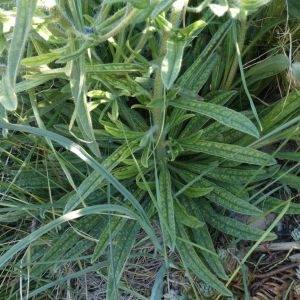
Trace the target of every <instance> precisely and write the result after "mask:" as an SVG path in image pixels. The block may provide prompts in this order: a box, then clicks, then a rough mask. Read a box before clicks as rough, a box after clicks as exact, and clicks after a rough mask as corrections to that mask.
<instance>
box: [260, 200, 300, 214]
mask: <svg viewBox="0 0 300 300" xmlns="http://www.w3.org/2000/svg"><path fill="white" fill-rule="evenodd" d="M285 205H286V201H283V200H281V199H277V198H275V197H267V198H266V199H265V200H264V201H263V203H262V204H261V205H260V206H261V208H262V209H263V210H264V211H267V210H270V211H273V212H276V213H281V212H282V209H283V207H285ZM286 214H287V215H299V214H300V204H299V203H295V202H291V203H290V205H289V207H288V210H287V212H286Z"/></svg>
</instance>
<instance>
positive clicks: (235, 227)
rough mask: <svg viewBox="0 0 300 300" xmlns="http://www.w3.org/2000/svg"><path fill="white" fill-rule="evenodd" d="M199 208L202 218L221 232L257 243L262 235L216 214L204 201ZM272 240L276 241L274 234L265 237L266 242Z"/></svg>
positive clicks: (259, 231)
mask: <svg viewBox="0 0 300 300" xmlns="http://www.w3.org/2000/svg"><path fill="white" fill-rule="evenodd" d="M201 207H202V208H203V216H204V218H205V220H206V222H207V223H208V224H210V225H211V226H213V227H214V228H216V229H218V230H219V231H221V232H224V233H226V234H229V235H232V236H235V237H237V238H239V239H242V240H249V241H257V240H259V239H260V238H261V236H262V235H263V234H264V231H263V230H260V229H258V228H255V227H251V226H250V225H246V224H244V223H241V222H239V221H237V220H235V219H233V218H229V217H226V216H223V215H220V214H218V213H216V212H215V211H214V209H213V208H212V207H211V206H210V205H209V204H208V203H205V202H204V201H203V203H201ZM274 239H276V235H275V234H269V235H268V236H267V240H268V241H272V240H274Z"/></svg>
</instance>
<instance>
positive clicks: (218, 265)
mask: <svg viewBox="0 0 300 300" xmlns="http://www.w3.org/2000/svg"><path fill="white" fill-rule="evenodd" d="M197 204H199V203H197V201H194V200H191V201H190V200H188V199H186V201H184V205H185V206H186V207H187V208H188V211H189V212H192V213H193V215H195V216H196V217H197V219H199V221H200V222H204V226H201V227H199V228H197V229H193V230H192V233H193V237H194V240H195V243H197V244H198V245H199V246H200V247H203V248H205V249H207V250H209V251H202V250H199V251H201V255H202V256H203V257H204V258H205V261H206V262H207V264H208V265H209V267H210V268H211V269H212V270H213V271H214V273H215V274H216V275H217V276H218V277H219V278H221V279H225V280H227V279H228V276H227V275H226V272H225V270H224V267H223V265H222V262H221V260H220V257H219V256H218V254H217V252H216V250H215V247H214V243H213V240H212V237H211V234H210V232H209V230H208V227H207V225H206V224H205V220H204V217H203V215H202V209H201V206H200V205H197ZM212 253H214V254H215V255H213V254H212Z"/></svg>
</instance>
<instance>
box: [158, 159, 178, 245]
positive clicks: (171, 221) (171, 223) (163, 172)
mask: <svg viewBox="0 0 300 300" xmlns="http://www.w3.org/2000/svg"><path fill="white" fill-rule="evenodd" d="M157 194H158V195H157V207H158V214H159V219H160V224H161V226H162V231H163V234H164V238H165V239H166V243H167V244H168V246H169V247H170V248H171V249H174V247H175V240H176V228H175V213H174V204H173V196H172V190H171V176H170V172H169V170H168V169H167V166H166V165H165V164H162V165H161V169H160V173H159V190H158V191H157Z"/></svg>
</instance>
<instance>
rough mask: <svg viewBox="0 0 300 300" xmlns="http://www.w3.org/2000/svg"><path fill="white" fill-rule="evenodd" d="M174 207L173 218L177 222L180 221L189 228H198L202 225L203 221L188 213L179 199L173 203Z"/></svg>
mask: <svg viewBox="0 0 300 300" xmlns="http://www.w3.org/2000/svg"><path fill="white" fill-rule="evenodd" d="M174 209H175V218H176V220H177V221H178V222H181V223H182V224H183V225H185V226H188V227H191V228H199V227H202V226H204V224H205V223H203V222H201V221H200V220H199V219H197V218H196V217H194V216H192V215H190V214H189V213H188V212H187V211H186V209H185V207H184V206H182V205H181V204H180V203H179V201H175V203H174Z"/></svg>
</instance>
